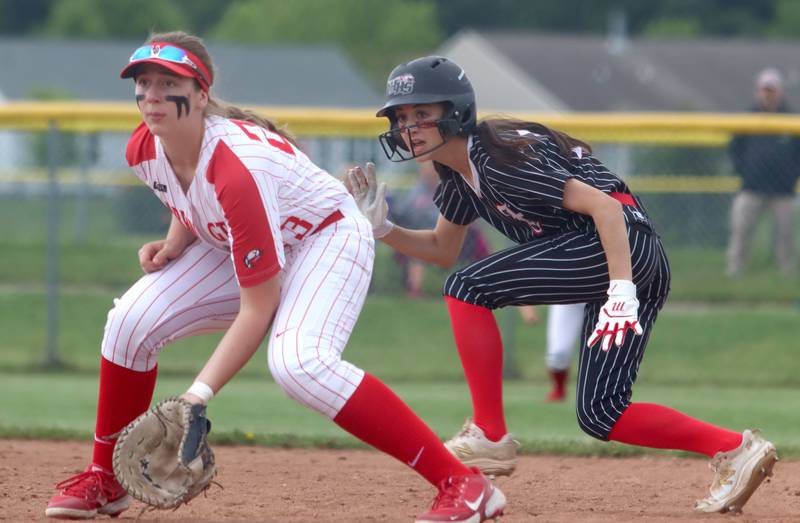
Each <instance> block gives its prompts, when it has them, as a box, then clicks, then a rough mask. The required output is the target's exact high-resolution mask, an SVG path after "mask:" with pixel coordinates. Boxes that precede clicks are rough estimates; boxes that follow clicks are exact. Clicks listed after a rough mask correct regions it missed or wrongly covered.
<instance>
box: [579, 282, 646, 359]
mask: <svg viewBox="0 0 800 523" xmlns="http://www.w3.org/2000/svg"><path fill="white" fill-rule="evenodd" d="M628 329H630V330H632V331H633V333H634V334H636V335H639V336H641V335H642V333H643V332H644V330H643V329H642V326H641V325H640V324H639V300H637V299H636V285H634V283H633V282H632V281H630V280H611V282H610V283H609V286H608V301H607V302H606V303H605V305H603V307H602V308H601V309H600V314H599V316H598V319H597V325H596V326H595V328H594V332H593V333H592V335H591V336H589V339H588V341H587V342H586V346H587V347H589V348H591V347H592V346H593V345H594V344H595V343H597V342H598V341H600V340H601V339H602V340H603V343H602V344H601V349H602V350H603V351H608V350H609V349H610V348H611V347H613V346H614V344H616V345H617V347H622V344H623V343H625V335H626V333H627V331H628Z"/></svg>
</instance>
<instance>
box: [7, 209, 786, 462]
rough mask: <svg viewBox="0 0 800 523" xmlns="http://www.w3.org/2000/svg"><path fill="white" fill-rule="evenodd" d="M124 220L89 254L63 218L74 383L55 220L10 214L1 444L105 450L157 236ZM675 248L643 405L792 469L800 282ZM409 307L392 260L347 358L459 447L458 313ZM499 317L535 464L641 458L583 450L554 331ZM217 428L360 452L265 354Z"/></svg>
mask: <svg viewBox="0 0 800 523" xmlns="http://www.w3.org/2000/svg"><path fill="white" fill-rule="evenodd" d="M114 205H115V204H114V202H113V201H107V202H105V203H103V204H102V205H95V204H92V206H91V207H90V208H89V211H90V218H91V219H90V221H89V222H88V223H89V228H88V230H87V231H86V233H87V236H86V241H85V242H80V241H77V240H78V235H77V231H76V230H75V227H74V223H75V212H74V210H75V204H74V202H71V201H66V202H65V203H64V205H63V206H62V215H61V216H62V219H61V224H60V225H61V241H60V258H59V262H60V282H61V293H60V298H59V304H58V311H59V331H60V337H59V343H58V349H59V355H60V358H61V361H62V363H63V365H64V367H63V368H62V369H60V370H53V369H49V370H46V369H44V368H43V367H42V362H43V361H44V357H45V345H46V334H45V325H46V316H45V315H46V310H47V302H46V295H45V291H44V283H43V282H44V280H45V267H46V261H45V252H46V249H45V244H44V240H43V222H42V220H41V216H42V215H43V213H44V207H43V205H42V204H41V202H37V201H33V202H31V201H27V200H24V199H22V200H20V201H15V200H7V199H4V200H3V201H2V205H0V218H2V216H3V215H4V213H5V212H10V213H13V212H12V211H15V209H16V210H19V208H20V207H24V208H25V210H26V212H27V213H28V214H27V216H29V217H30V219H28V220H25V221H23V222H22V223H19V224H18V225H17V226H15V227H13V228H11V230H10V231H9V233H8V234H6V235H4V236H3V237H2V238H0V252H2V253H3V254H2V256H0V333H2V335H0V437H32V438H45V437H56V438H81V439H85V438H88V437H89V436H90V435H91V432H92V429H93V426H94V409H95V402H96V394H97V369H98V364H99V348H100V339H101V337H102V329H103V325H104V324H105V319H106V314H107V312H108V309H109V308H110V307H111V305H112V299H113V298H114V297H116V296H119V295H120V294H121V293H122V292H124V290H125V289H126V288H127V286H128V285H130V283H131V282H132V281H134V280H135V279H136V278H138V277H139V275H140V269H139V267H138V263H137V260H136V250H137V249H138V247H139V246H140V245H141V243H142V242H144V241H147V240H148V239H152V238H154V237H156V236H157V235H152V234H146V233H144V232H141V231H139V232H133V231H125V232H124V233H123V232H121V231H122V229H124V224H120V223H119V222H118V221H114V220H109V219H106V218H104V217H107V216H109V215H110V214H111V210H112V208H113V207H114ZM127 212H129V213H136V212H141V213H145V212H149V211H145V210H144V209H138V208H134V209H128V210H127ZM16 215H20V214H15V216H16ZM21 215H26V214H25V213H23V214H21ZM15 223H16V222H15ZM764 245H765V242H763V241H762V245H761V247H762V248H761V249H760V250H758V251H757V252H756V259H755V262H756V264H757V265H765V266H766V265H767V262H768V255H767V254H766V251H765V249H764V248H763V247H764ZM668 248H669V254H670V259H671V263H672V267H673V273H674V276H673V291H672V295H671V298H670V302H669V304H668V306H667V308H666V309H665V310H664V312H663V313H662V315H661V317H660V318H659V321H658V323H657V325H656V327H655V330H654V332H653V335H652V338H651V342H650V344H649V347H648V350H647V355H646V356H645V359H644V362H643V364H642V367H641V369H640V374H639V376H640V377H639V382H638V383H637V386H636V387H635V389H634V390H635V394H634V400H635V401H653V402H658V403H664V404H667V405H669V406H672V407H675V408H678V409H680V410H682V411H685V412H687V413H689V414H691V415H694V416H697V417H700V418H702V419H706V420H708V421H710V422H713V423H718V424H722V425H725V426H729V427H731V428H734V429H737V430H741V429H744V428H747V427H759V428H762V429H763V430H764V431H765V433H766V434H767V435H768V436H769V437H770V438H771V439H773V440H774V441H775V443H776V444H777V445H778V446H779V447H780V450H781V452H782V454H783V455H784V456H796V457H797V456H800V435H799V434H798V433H797V430H796V428H797V420H798V417H797V412H799V411H800V399H798V394H797V391H798V389H800V376H798V374H797V349H798V343H797V341H796V333H797V329H798V325H800V321H798V320H800V307H798V297H800V296H799V294H800V291H799V290H798V289H800V281H799V280H798V279H797V277H795V278H792V279H786V278H783V277H780V276H779V275H778V274H776V273H775V272H774V271H773V270H772V269H769V268H767V269H764V270H761V271H755V270H754V271H752V272H751V273H750V274H747V275H745V276H744V277H742V278H740V279H736V280H731V279H729V278H726V277H725V276H724V275H723V271H722V267H723V253H722V251H721V250H720V249H708V248H698V247H688V246H684V247H680V248H670V247H669V246H668ZM444 275H445V273H444V272H443V271H436V270H433V271H430V272H429V274H428V280H427V286H426V290H427V291H428V294H429V295H430V296H435V295H436V294H437V291H438V288H439V286H440V285H441V280H442V278H443V276H444ZM401 291H402V284H401V282H400V275H399V272H398V270H397V268H396V265H395V264H394V262H393V261H392V255H391V252H390V251H389V250H388V248H386V247H385V246H382V245H380V246H379V249H378V256H377V261H376V267H375V277H374V280H373V285H372V293H371V295H370V297H369V298H368V300H367V304H366V306H365V308H364V311H363V313H362V315H361V318H360V320H359V323H358V325H357V326H356V329H355V332H354V334H353V337H352V339H351V343H350V344H349V346H348V349H347V351H346V352H345V357H346V358H347V359H348V360H350V361H352V362H353V363H355V364H356V365H358V366H360V367H362V368H364V369H366V370H368V371H370V372H372V373H373V374H375V375H376V376H378V377H380V378H382V379H384V380H386V381H387V382H388V383H389V384H390V385H391V386H392V387H393V388H395V389H396V390H397V392H398V393H399V394H400V396H401V397H403V398H404V399H405V400H406V401H407V402H408V403H410V404H411V406H412V407H413V408H414V409H415V410H417V411H418V412H419V413H420V415H421V416H422V417H423V418H424V419H425V420H426V421H428V422H429V423H430V424H431V426H432V427H433V428H434V429H435V430H436V431H437V433H438V434H440V435H441V436H443V437H446V436H449V435H451V434H452V433H453V432H454V431H456V430H457V429H458V428H459V427H460V426H461V423H462V421H463V419H464V418H465V417H466V416H467V415H468V413H469V398H468V391H467V389H466V386H465V384H464V380H463V374H462V371H461V367H460V364H459V362H458V358H457V355H456V351H455V347H454V344H453V341H452V335H451V333H450V327H449V319H448V317H447V312H446V309H445V307H444V306H443V303H442V301H441V300H440V299H436V298H431V299H429V300H423V301H409V300H406V299H404V298H402V297H400V294H401ZM496 315H497V318H498V321H499V323H500V325H501V328H502V330H503V332H504V336H505V337H506V341H507V347H506V348H507V357H508V358H510V359H512V360H513V362H514V364H515V370H516V371H517V373H518V376H519V377H518V379H515V380H509V381H507V384H506V389H505V394H506V396H505V397H506V409H507V415H508V418H509V422H510V426H511V428H512V430H513V431H514V432H515V433H516V435H517V437H518V438H519V439H520V440H521V441H522V442H523V444H524V447H523V451H525V452H555V453H574V454H602V453H612V454H620V453H634V452H640V451H639V450H636V449H632V448H627V447H624V446H621V445H604V444H600V443H598V442H596V441H593V440H591V439H590V438H589V437H587V436H585V435H583V433H582V432H581V431H580V430H579V429H578V427H577V423H576V422H575V415H574V404H572V403H569V402H568V403H567V404H563V405H548V404H544V403H543V402H542V401H541V398H542V397H543V396H544V394H545V392H546V387H547V383H546V377H545V369H544V362H543V353H544V341H545V340H544V338H545V332H544V331H545V328H544V325H543V324H542V325H537V326H525V325H524V324H523V323H522V322H521V320H520V319H519V316H518V315H517V313H516V311H514V310H512V309H508V310H501V311H498V312H497V313H496ZM217 339H218V336H205V337H199V338H195V339H190V340H184V341H181V342H178V343H176V344H174V345H172V346H169V347H167V348H166V349H165V350H164V352H163V354H162V355H161V357H160V358H159V368H160V379H159V385H158V390H157V397H163V396H166V395H171V394H176V393H180V392H182V391H183V390H185V388H186V387H187V386H188V385H189V384H190V382H191V380H192V378H193V376H194V374H195V373H196V372H197V371H198V370H199V368H200V367H201V366H202V364H203V363H204V361H205V359H206V358H207V357H208V355H209V354H210V352H211V351H212V350H213V348H214V346H215V343H216V340H217ZM572 388H573V389H574V387H572ZM210 415H211V417H212V419H213V420H214V423H215V426H214V427H215V428H214V432H213V435H214V438H215V440H216V441H217V442H223V441H229V442H239V443H254V444H269V445H321V446H354V445H358V443H357V442H356V441H355V440H354V439H352V438H351V437H349V436H347V435H346V434H344V433H343V432H341V430H340V429H338V428H337V427H336V426H335V425H333V424H332V423H330V422H329V421H328V420H326V419H324V418H323V417H321V416H319V415H318V414H316V413H314V412H310V411H307V410H305V409H304V408H302V407H300V406H298V405H297V404H295V403H294V402H293V401H291V400H289V399H287V398H286V397H285V396H284V395H283V393H282V392H281V391H280V390H279V389H278V387H277V386H276V385H275V384H274V382H273V380H272V378H271V377H270V376H269V373H268V371H267V369H266V362H265V354H264V350H263V349H262V350H261V351H260V352H259V353H258V354H257V355H256V356H255V357H254V359H253V360H252V361H251V362H250V363H249V364H248V365H247V367H246V368H245V369H244V370H243V371H242V372H241V373H240V375H239V376H237V378H236V379H235V380H234V381H233V382H232V383H231V384H230V385H229V386H228V387H227V388H226V389H225V390H224V391H223V393H222V394H221V395H220V396H219V397H218V398H216V399H215V400H214V402H213V404H212V406H211V407H210Z"/></svg>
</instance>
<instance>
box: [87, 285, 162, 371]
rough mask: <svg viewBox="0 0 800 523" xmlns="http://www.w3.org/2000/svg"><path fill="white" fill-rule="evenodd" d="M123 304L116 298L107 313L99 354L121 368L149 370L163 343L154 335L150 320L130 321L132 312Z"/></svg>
mask: <svg viewBox="0 0 800 523" xmlns="http://www.w3.org/2000/svg"><path fill="white" fill-rule="evenodd" d="M120 304H121V302H120V301H119V300H115V305H116V306H115V307H114V308H113V309H111V310H110V311H109V313H108V320H107V321H106V326H105V330H104V334H103V341H102V343H101V345H100V353H101V355H102V356H103V357H104V358H105V359H107V360H109V361H111V362H112V363H115V364H117V365H119V366H121V367H125V368H127V369H131V370H135V371H149V370H151V369H153V368H154V367H155V366H156V363H157V359H158V349H159V348H160V347H161V346H162V345H163V344H164V342H163V340H160V339H156V337H155V336H153V333H152V329H151V328H150V324H149V323H147V322H145V321H139V322H138V323H136V322H133V321H132V320H129V319H128V318H129V317H130V315H128V314H126V312H129V311H128V310H126V309H125V308H124V307H120Z"/></svg>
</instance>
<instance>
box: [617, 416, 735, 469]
mask: <svg viewBox="0 0 800 523" xmlns="http://www.w3.org/2000/svg"><path fill="white" fill-rule="evenodd" d="M608 439H610V440H613V441H619V442H620V443H628V444H629V445H639V446H642V447H653V448H657V449H675V450H687V451H690V452H698V453H700V454H705V455H706V456H709V457H713V456H714V454H716V453H717V452H726V451H729V450H731V449H735V448H736V447H738V446H739V445H740V444H741V443H742V435H741V434H739V433H738V432H733V431H731V430H728V429H723V428H721V427H717V426H715V425H712V424H710V423H706V422H705V421H700V420H698V419H695V418H692V417H690V416H687V415H686V414H683V413H681V412H678V411H677V410H675V409H671V408H669V407H664V406H662V405H656V404H654V403H631V404H630V405H629V406H628V408H627V409H626V410H625V412H623V413H622V416H620V418H619V420H617V423H616V424H615V425H614V427H613V428H612V429H611V433H610V434H609V435H608Z"/></svg>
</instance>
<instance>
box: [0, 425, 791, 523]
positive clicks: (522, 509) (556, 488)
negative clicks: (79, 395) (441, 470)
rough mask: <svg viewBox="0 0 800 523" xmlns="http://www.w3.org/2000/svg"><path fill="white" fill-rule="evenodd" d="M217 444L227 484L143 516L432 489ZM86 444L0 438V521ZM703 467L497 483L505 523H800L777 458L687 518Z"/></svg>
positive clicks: (348, 509)
mask: <svg viewBox="0 0 800 523" xmlns="http://www.w3.org/2000/svg"><path fill="white" fill-rule="evenodd" d="M215 450H216V453H217V461H218V463H219V465H220V473H219V477H218V479H219V482H220V483H221V484H222V485H223V486H224V489H223V490H221V489H218V488H215V489H213V490H211V491H210V493H209V494H208V497H207V498H202V497H201V498H199V499H196V500H194V501H193V502H192V503H191V504H190V505H188V506H186V507H183V508H181V509H179V510H177V511H174V512H147V513H144V514H142V516H141V520H142V521H170V522H174V521H185V522H190V521H191V522H196V521H226V522H227V521H241V522H245V521H247V522H256V521H259V522H281V523H287V522H291V523H299V522H322V523H327V522H348V523H352V522H361V521H364V522H379V521H380V522H383V521H387V522H394V521H398V522H410V521H413V520H414V517H415V516H416V515H417V514H419V513H420V512H422V511H424V510H425V509H426V508H427V505H428V504H429V503H430V501H431V499H432V497H433V493H434V491H433V488H432V487H430V486H429V485H428V484H427V483H425V482H424V481H423V480H421V479H420V478H418V477H417V476H416V475H415V474H413V473H412V472H411V471H409V470H408V469H407V468H406V467H405V466H403V465H400V464H399V463H397V462H395V461H393V460H392V459H390V458H388V457H386V456H384V455H382V454H380V453H378V452H371V451H359V450H296V449H295V450H283V449H267V448H260V447H217V448H216V449H215ZM90 451H91V449H90V447H89V445H88V444H86V443H74V442H73V443H69V442H67V443H64V442H45V441H16V440H0V520H4V521H36V520H39V521H47V519H46V518H44V508H45V506H46V505H47V501H48V499H49V498H50V496H51V495H52V494H53V493H54V492H55V491H54V490H53V485H54V484H55V483H56V482H57V481H59V480H63V479H65V478H66V477H67V476H69V475H71V474H73V473H76V472H79V471H81V470H82V469H83V468H84V467H85V465H86V460H87V458H88V456H89V454H90ZM710 474H711V473H710V471H709V470H708V469H707V468H706V465H705V461H702V460H694V459H680V458H664V457H643V458H624V459H613V458H565V457H542V456H525V457H523V458H522V459H521V463H520V468H519V469H518V471H517V473H516V474H515V475H514V476H513V477H512V478H499V479H498V480H497V484H498V485H499V486H500V488H501V489H502V490H503V491H504V492H505V494H506V496H507V497H508V499H509V506H508V509H507V510H506V515H505V516H504V517H503V518H502V519H501V521H502V523H521V522H527V521H541V522H577V521H580V522H614V523H620V522H625V521H637V522H638V521H643V522H658V521H669V522H675V521H706V522H709V523H710V522H714V521H720V522H735V523H745V522H756V521H758V522H762V521H770V522H779V521H780V522H788V521H796V522H800V461H792V462H784V461H782V462H779V463H778V464H777V465H776V467H775V477H774V478H773V480H772V481H771V482H770V483H765V484H764V485H762V486H761V488H760V489H759V491H758V492H756V494H755V495H754V496H753V499H751V500H750V503H748V505H747V507H746V510H745V513H744V514H743V515H741V516H735V515H724V516H723V515H699V514H694V513H692V510H691V509H692V505H693V502H694V500H695V498H697V497H701V495H703V494H704V492H705V491H706V489H707V487H708V484H709V482H710V478H711V476H710ZM142 507H143V505H142V504H140V503H138V502H136V503H134V505H133V506H132V507H131V509H130V510H128V511H127V512H124V513H123V514H122V516H120V518H119V520H133V519H135V518H136V516H137V515H139V512H140V510H141V509H142ZM101 519H106V520H107V518H105V517H103V518H101ZM49 521H52V520H49Z"/></svg>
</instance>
